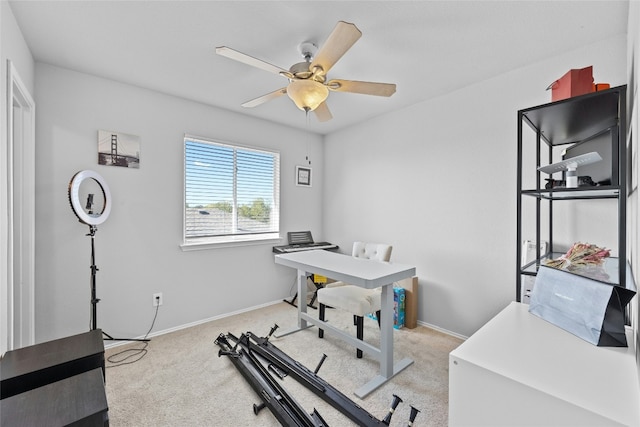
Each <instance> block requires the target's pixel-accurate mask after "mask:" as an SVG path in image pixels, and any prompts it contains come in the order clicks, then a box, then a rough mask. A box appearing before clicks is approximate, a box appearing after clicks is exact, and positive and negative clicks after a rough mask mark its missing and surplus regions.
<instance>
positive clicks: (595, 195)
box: [522, 185, 620, 200]
mask: <svg viewBox="0 0 640 427" xmlns="http://www.w3.org/2000/svg"><path fill="white" fill-rule="evenodd" d="M522 195H525V196H533V197H540V198H542V199H548V200H578V199H617V198H618V196H619V195H620V188H619V187H618V186H611V185H607V186H602V187H578V188H554V189H553V190H549V189H546V188H545V189H540V190H522Z"/></svg>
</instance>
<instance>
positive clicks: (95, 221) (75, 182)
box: [69, 170, 150, 342]
mask: <svg viewBox="0 0 640 427" xmlns="http://www.w3.org/2000/svg"><path fill="white" fill-rule="evenodd" d="M89 178H91V179H93V180H94V181H95V183H97V184H98V186H99V188H100V191H101V192H102V196H103V198H102V202H103V205H102V209H97V210H99V211H100V212H98V213H95V212H94V209H93V207H94V194H95V193H89V194H87V198H86V204H85V205H84V206H83V204H82V203H81V198H80V184H82V182H83V181H84V180H86V179H89ZM69 202H70V203H71V208H72V209H73V212H74V213H75V214H76V216H77V217H78V219H79V220H80V222H81V223H83V224H86V225H88V226H89V234H87V236H90V237H91V330H96V329H98V302H100V299H99V298H98V297H97V294H96V273H97V271H98V267H96V250H95V235H96V231H97V230H98V225H99V224H102V223H103V222H104V221H106V219H107V217H108V216H109V213H111V193H110V192H109V187H107V184H106V182H104V180H103V179H102V177H101V176H100V175H98V174H97V173H96V172H93V171H89V170H85V171H81V172H78V173H76V174H75V175H74V176H73V178H72V179H71V182H70V183H69ZM102 334H103V335H104V337H106V338H104V337H103V339H105V340H113V341H145V342H146V341H150V340H149V339H146V338H142V339H140V338H114V337H112V336H111V335H109V334H107V333H106V332H104V331H102Z"/></svg>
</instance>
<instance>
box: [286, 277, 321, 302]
mask: <svg viewBox="0 0 640 427" xmlns="http://www.w3.org/2000/svg"><path fill="white" fill-rule="evenodd" d="M308 278H309V276H307V279H308ZM307 283H308V281H307ZM312 283H313V284H314V286H315V287H316V289H315V290H314V291H313V295H312V296H311V301H309V304H307V307H311V308H313V309H314V310H317V309H318V307H315V306H314V305H313V303H315V302H316V299H317V298H318V291H319V290H320V289H322V284H320V283H316V282H314V281H312ZM296 299H298V291H296V293H295V295H294V296H293V298H291V301H289V300H287V299H283V300H282V301H284V302H286V303H287V304H290V305H292V306H294V307H296V308H297V307H298V306H297V305H296Z"/></svg>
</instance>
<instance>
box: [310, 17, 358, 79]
mask: <svg viewBox="0 0 640 427" xmlns="http://www.w3.org/2000/svg"><path fill="white" fill-rule="evenodd" d="M361 36H362V33H361V32H360V30H359V29H358V27H356V26H355V25H354V24H351V23H348V22H344V21H338V23H337V24H336V26H335V28H334V29H333V31H332V32H331V34H330V35H329V37H328V38H327V40H326V41H325V42H324V45H322V47H321V48H320V50H319V51H318V53H317V54H316V56H315V58H313V61H312V62H311V66H310V67H309V70H311V71H313V68H314V67H316V66H320V67H321V68H322V70H323V71H324V74H327V73H328V72H329V70H330V69H331V67H333V66H334V64H335V63H336V62H338V60H339V59H340V58H342V55H344V54H345V52H346V51H348V50H349V49H350V48H351V46H353V44H354V43H355V42H357V41H358V39H359V38H360V37H361Z"/></svg>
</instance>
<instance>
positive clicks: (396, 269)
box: [275, 250, 416, 398]
mask: <svg viewBox="0 0 640 427" xmlns="http://www.w3.org/2000/svg"><path fill="white" fill-rule="evenodd" d="M275 261H276V264H281V265H285V266H287V267H291V268H295V269H297V270H298V295H299V298H300V301H302V302H304V301H306V300H307V281H306V277H307V273H315V274H321V275H323V276H327V277H331V278H332V279H335V280H342V281H344V282H346V283H349V284H352V285H356V286H362V287H363V288H368V289H373V288H378V287H382V301H381V303H382V307H381V316H380V318H381V319H380V348H379V349H378V348H376V347H374V346H372V345H370V344H368V343H366V342H364V341H360V340H359V339H357V338H356V337H355V336H352V335H348V334H345V333H344V332H343V331H341V330H340V329H338V328H335V327H333V326H332V325H330V324H328V323H325V322H321V321H320V320H319V319H317V318H315V317H311V316H309V315H308V314H307V305H306V304H304V303H300V304H298V327H296V328H293V329H291V330H289V331H284V332H281V333H279V334H276V336H279V337H280V336H284V335H288V334H291V333H293V332H297V331H299V330H301V329H305V328H308V327H310V326H311V325H309V323H310V324H312V325H316V326H320V325H321V326H322V329H324V330H325V332H327V333H330V334H332V335H336V336H338V337H339V338H341V339H343V340H344V341H346V342H348V343H349V344H351V345H353V346H354V347H357V348H359V349H361V350H362V351H364V352H366V353H367V354H369V355H371V356H373V357H375V358H376V359H377V360H378V361H379V362H380V375H377V376H376V377H375V378H373V379H372V380H371V381H369V382H368V383H366V384H365V385H363V386H362V387H360V388H359V389H357V390H356V391H355V395H356V396H358V397H360V398H364V397H365V396H367V395H368V394H369V393H371V392H372V391H374V390H375V389H377V388H378V387H380V386H381V385H382V384H384V383H386V382H387V381H388V380H389V379H391V378H392V377H393V376H395V375H396V374H398V373H399V372H400V371H402V370H403V369H405V368H406V367H407V366H409V365H411V364H412V363H413V360H411V359H406V358H405V359H403V360H401V361H399V362H398V363H396V364H395V365H394V363H393V282H396V281H398V280H402V279H406V278H407V277H413V276H415V274H416V269H415V267H410V266H407V265H400V264H392V263H385V262H379V261H372V260H368V259H363V258H356V257H352V256H349V255H343V254H339V253H335V252H328V251H323V250H316V251H306V252H296V253H289V254H283V255H276V256H275Z"/></svg>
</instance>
